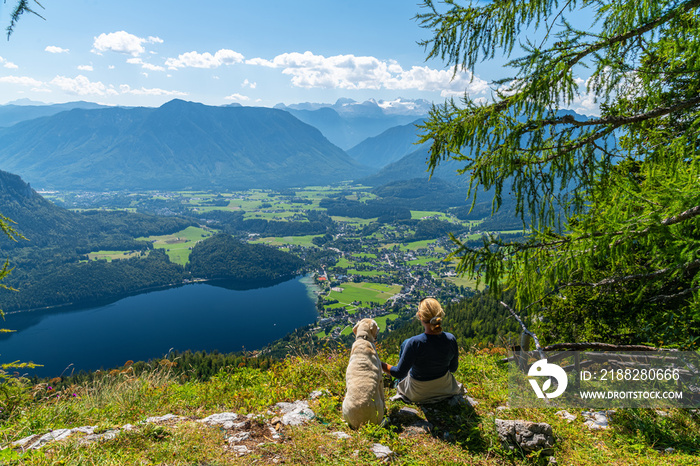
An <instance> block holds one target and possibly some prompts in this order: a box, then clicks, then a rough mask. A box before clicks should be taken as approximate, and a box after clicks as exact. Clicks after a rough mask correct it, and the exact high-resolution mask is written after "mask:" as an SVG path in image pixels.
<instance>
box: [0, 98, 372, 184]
mask: <svg viewBox="0 0 700 466" xmlns="http://www.w3.org/2000/svg"><path fill="white" fill-rule="evenodd" d="M0 163H1V164H2V166H3V168H4V169H5V170H9V171H11V172H13V173H18V174H20V175H21V176H22V177H23V178H24V179H26V180H28V181H30V182H32V183H33V184H34V185H35V186H37V185H41V187H42V188H61V189H85V190H94V191H101V190H103V189H112V190H114V189H130V190H139V189H140V190H153V189H171V190H172V189H185V188H188V187H191V188H199V189H201V188H227V189H246V188H253V187H257V188H259V187H268V188H273V187H276V188H279V187H284V186H304V185H309V184H326V183H332V182H337V181H341V180H346V179H351V178H354V177H357V176H362V175H364V174H367V173H369V170H368V169H367V168H365V167H363V166H361V165H360V164H358V163H356V162H355V161H354V160H353V159H352V158H350V157H349V156H348V155H347V154H346V153H345V152H343V151H342V150H341V149H340V148H338V147H337V146H335V145H333V144H331V143H330V142H329V141H328V140H327V139H326V138H325V137H323V135H322V134H321V132H320V131H319V130H317V129H316V128H314V127H312V126H309V125H307V124H305V123H302V122H301V121H300V120H298V119H297V118H295V117H293V116H292V115H291V114H289V113H288V112H285V111H282V110H276V109H270V108H259V107H210V106H206V105H202V104H198V103H192V102H184V101H181V100H173V101H171V102H168V103H166V104H164V105H162V106H161V107H158V108H145V107H138V108H105V109H95V110H83V109H74V110H71V111H68V112H62V113H59V114H56V115H52V116H48V117H43V118H37V119H34V120H29V121H24V122H21V123H18V124H16V125H14V126H12V127H10V128H2V129H0Z"/></svg>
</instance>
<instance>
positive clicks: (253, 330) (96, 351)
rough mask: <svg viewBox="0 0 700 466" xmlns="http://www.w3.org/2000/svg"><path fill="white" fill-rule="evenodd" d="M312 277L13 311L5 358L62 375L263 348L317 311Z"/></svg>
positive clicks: (1, 356) (1, 355)
mask: <svg viewBox="0 0 700 466" xmlns="http://www.w3.org/2000/svg"><path fill="white" fill-rule="evenodd" d="M307 285H309V279H308V278H306V277H297V278H294V279H291V280H287V281H285V282H282V283H277V284H274V285H271V286H258V287H250V285H242V284H240V283H236V282H230V281H216V282H207V283H194V284H189V285H183V286H178V287H174V288H167V289H161V290H157V291H151V292H148V293H143V294H138V295H135V296H129V297H126V298H123V299H121V300H119V301H116V302H113V303H110V304H106V305H94V306H92V307H88V306H82V307H75V306H73V307H65V308H58V309H49V310H41V311H32V312H19V313H14V314H8V315H6V316H5V322H4V323H3V324H2V328H10V329H13V330H16V332H15V333H11V334H0V361H2V362H3V363H6V362H11V361H17V360H19V361H21V362H29V361H32V362H34V363H37V364H42V365H43V366H44V367H41V368H37V369H34V370H33V371H27V372H28V373H29V374H36V375H39V376H40V377H56V376H59V375H61V374H62V373H65V374H70V373H71V372H73V371H75V372H76V373H77V372H79V371H81V370H86V371H91V370H96V369H100V368H105V369H107V368H112V367H118V366H122V365H123V364H124V363H125V362H126V361H128V360H133V361H139V360H141V361H145V360H148V359H153V358H160V357H163V356H164V355H165V354H167V353H168V351H169V350H170V349H176V350H178V351H186V350H192V351H202V350H206V351H212V350H218V351H219V352H222V353H228V352H234V351H240V350H242V349H244V348H245V349H246V350H255V349H260V348H262V347H263V346H265V345H266V344H268V343H270V342H272V341H274V340H277V339H279V338H282V337H284V336H285V335H286V334H287V333H289V332H291V331H293V330H294V329H296V328H298V327H302V326H304V325H308V324H310V323H313V322H314V321H315V320H316V317H317V311H316V306H315V304H316V302H315V296H314V294H313V292H312V291H311V288H310V286H307Z"/></svg>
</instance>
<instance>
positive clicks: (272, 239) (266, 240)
mask: <svg viewBox="0 0 700 466" xmlns="http://www.w3.org/2000/svg"><path fill="white" fill-rule="evenodd" d="M318 236H321V235H306V236H284V237H280V236H266V237H262V238H256V239H254V240H252V241H250V242H251V243H258V244H267V245H270V246H279V247H283V246H288V245H295V246H304V247H311V246H312V245H313V243H312V242H311V240H313V239H314V238H316V237H318Z"/></svg>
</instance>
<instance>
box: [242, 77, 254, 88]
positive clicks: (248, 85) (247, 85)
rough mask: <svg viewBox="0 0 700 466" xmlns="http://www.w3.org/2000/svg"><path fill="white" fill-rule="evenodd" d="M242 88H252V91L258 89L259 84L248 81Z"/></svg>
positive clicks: (244, 82)
mask: <svg viewBox="0 0 700 466" xmlns="http://www.w3.org/2000/svg"><path fill="white" fill-rule="evenodd" d="M241 86H242V87H249V88H251V89H255V88H256V87H258V83H256V82H250V81H248V80H247V79H246V80H245V81H243V84H241Z"/></svg>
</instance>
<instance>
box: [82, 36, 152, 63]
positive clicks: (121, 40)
mask: <svg viewBox="0 0 700 466" xmlns="http://www.w3.org/2000/svg"><path fill="white" fill-rule="evenodd" d="M162 42H163V40H162V39H160V38H158V37H152V36H151V37H149V38H148V39H144V38H143V37H138V36H135V35H133V34H129V33H128V32H126V31H117V32H110V33H109V34H105V33H102V34H100V35H99V36H97V37H95V41H94V42H93V44H92V46H93V49H92V51H93V52H94V53H98V54H99V53H101V52H107V51H111V52H118V53H125V54H128V55H132V56H134V57H137V56H139V55H141V54H142V53H144V52H145V51H146V49H145V48H144V46H143V44H144V43H162Z"/></svg>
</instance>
